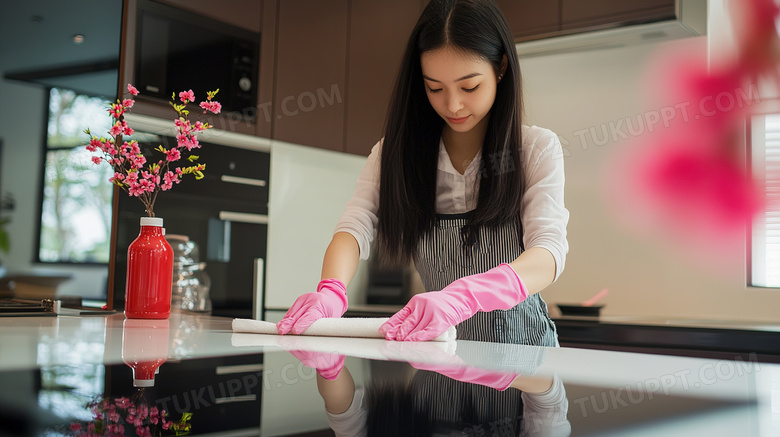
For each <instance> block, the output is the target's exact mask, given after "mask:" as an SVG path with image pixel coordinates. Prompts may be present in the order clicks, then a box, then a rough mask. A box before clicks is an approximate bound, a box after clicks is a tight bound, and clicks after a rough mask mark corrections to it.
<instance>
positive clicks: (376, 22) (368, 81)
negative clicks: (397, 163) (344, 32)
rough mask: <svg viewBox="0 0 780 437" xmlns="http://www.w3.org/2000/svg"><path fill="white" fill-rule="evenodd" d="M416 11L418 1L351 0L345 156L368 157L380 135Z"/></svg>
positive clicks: (418, 13) (415, 19) (417, 15)
mask: <svg viewBox="0 0 780 437" xmlns="http://www.w3.org/2000/svg"><path fill="white" fill-rule="evenodd" d="M420 12H422V4H421V2H420V0H396V1H393V2H379V1H376V0H352V2H351V10H350V14H351V16H350V27H349V57H348V66H347V77H348V80H347V91H346V102H347V109H346V114H347V123H346V141H345V151H346V152H348V153H354V154H358V155H368V154H369V153H370V152H371V147H372V146H373V145H374V144H376V142H377V141H379V138H380V137H381V136H382V128H383V126H384V121H385V117H386V113H387V106H388V103H389V99H390V94H391V92H392V89H393V86H394V83H395V78H396V74H397V72H398V67H399V65H400V62H401V56H402V55H403V51H404V49H405V48H406V44H407V41H408V39H409V35H410V34H411V31H412V28H413V27H414V24H415V23H416V22H417V19H418V18H419V15H420Z"/></svg>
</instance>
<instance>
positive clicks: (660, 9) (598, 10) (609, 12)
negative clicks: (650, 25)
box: [561, 0, 675, 31]
mask: <svg viewBox="0 0 780 437" xmlns="http://www.w3.org/2000/svg"><path fill="white" fill-rule="evenodd" d="M674 17H675V0H635V1H623V2H616V1H613V0H562V2H561V30H562V31H571V30H576V29H583V28H588V27H595V26H609V27H612V26H614V25H619V24H622V23H632V22H652V21H659V20H665V19H674Z"/></svg>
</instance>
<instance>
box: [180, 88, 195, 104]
mask: <svg viewBox="0 0 780 437" xmlns="http://www.w3.org/2000/svg"><path fill="white" fill-rule="evenodd" d="M179 99H181V101H182V102H184V103H188V102H194V101H195V93H193V92H192V90H189V91H182V92H180V93H179Z"/></svg>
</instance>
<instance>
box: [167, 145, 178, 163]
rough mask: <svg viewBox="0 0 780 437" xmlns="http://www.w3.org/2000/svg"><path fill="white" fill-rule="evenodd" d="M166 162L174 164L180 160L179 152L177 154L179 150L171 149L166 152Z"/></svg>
mask: <svg viewBox="0 0 780 437" xmlns="http://www.w3.org/2000/svg"><path fill="white" fill-rule="evenodd" d="M166 155H167V159H168V162H174V161H178V160H179V159H181V152H179V149H176V148H174V149H171V150H169V151H167V152H166Z"/></svg>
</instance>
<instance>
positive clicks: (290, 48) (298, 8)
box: [271, 0, 348, 151]
mask: <svg viewBox="0 0 780 437" xmlns="http://www.w3.org/2000/svg"><path fill="white" fill-rule="evenodd" d="M277 8H278V10H277V29H276V30H277V40H276V65H275V66H274V68H275V76H276V79H275V80H276V83H275V86H274V104H273V113H272V115H271V116H272V120H273V128H272V136H273V138H274V139H277V140H282V141H287V142H290V143H295V144H302V145H306V146H314V147H320V148H324V149H330V150H337V151H342V150H343V149H344V117H345V114H344V97H343V96H344V93H345V85H346V64H347V23H348V2H347V1H346V0H284V1H279V2H278V3H277Z"/></svg>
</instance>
